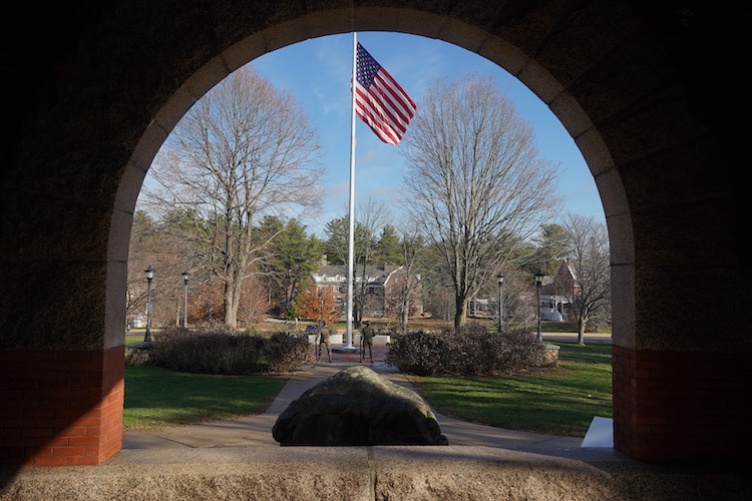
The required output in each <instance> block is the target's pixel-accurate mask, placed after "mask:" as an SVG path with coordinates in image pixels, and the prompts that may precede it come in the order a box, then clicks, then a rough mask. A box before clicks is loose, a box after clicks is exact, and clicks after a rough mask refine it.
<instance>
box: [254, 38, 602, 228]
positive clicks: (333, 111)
mask: <svg viewBox="0 0 752 501" xmlns="http://www.w3.org/2000/svg"><path fill="white" fill-rule="evenodd" d="M358 41H359V42H360V43H361V44H362V45H363V46H364V47H365V49H366V50H368V51H369V52H370V53H371V55H372V56H373V57H374V58H375V59H376V60H377V61H378V62H379V63H380V64H381V65H382V66H383V67H384V68H386V70H387V71H389V73H390V74H391V75H392V76H393V77H394V78H395V79H396V80H397V81H398V82H399V83H400V85H402V87H403V88H404V89H405V91H406V92H407V93H408V94H409V95H410V97H412V98H413V100H414V101H415V102H416V103H418V111H417V113H420V101H421V100H422V99H423V97H424V95H425V93H426V91H427V89H428V87H429V84H430V82H431V81H432V80H433V79H434V78H444V79H446V78H450V79H454V78H457V77H458V76H462V75H464V74H467V73H477V74H482V75H491V76H492V77H493V79H494V81H495V82H496V84H497V86H498V88H499V89H500V91H501V92H503V93H508V95H509V96H510V97H511V99H512V101H513V102H514V103H515V104H516V106H517V111H518V113H519V114H520V115H521V117H522V118H523V119H524V120H525V121H526V122H527V123H528V124H529V125H530V126H531V127H532V128H533V131H534V133H535V138H536V142H537V145H538V149H539V151H540V153H541V156H543V157H544V158H545V159H547V160H549V161H551V162H553V163H555V164H558V165H559V178H558V182H559V190H558V191H559V194H560V195H561V196H562V198H563V199H564V202H565V209H564V211H565V212H572V213H575V214H579V215H583V216H590V217H594V218H596V220H599V221H603V220H604V215H603V208H602V206H601V203H600V199H599V197H598V193H597V191H596V188H595V183H594V181H593V178H592V176H591V174H590V171H589V170H588V168H587V166H586V164H585V161H584V160H583V158H582V155H581V154H580V152H579V150H578V149H577V148H576V146H575V144H574V141H573V140H572V139H571V137H569V135H568V134H567V132H566V130H565V129H564V127H563V126H562V125H561V123H560V122H559V121H558V119H557V118H556V117H555V116H554V115H553V113H551V112H550V111H549V109H548V107H547V106H546V105H544V104H543V103H542V102H541V101H540V99H538V97H536V96H535V95H534V94H533V93H532V92H530V91H529V90H528V89H527V87H525V86H524V85H523V84H522V83H521V82H519V81H518V80H517V79H516V78H514V77H512V76H511V75H510V74H509V73H507V72H506V70H504V69H502V68H500V67H498V66H496V65H495V64H494V63H491V62H490V61H488V60H486V59H484V58H482V57H480V56H478V55H476V54H473V53H471V52H468V51H466V50H465V49H462V48H460V47H457V46H454V45H451V44H448V43H446V42H442V41H439V40H434V39H430V38H424V37H420V36H415V35H406V34H400V33H383V32H359V33H358ZM249 64H250V65H251V66H253V67H254V68H255V69H256V71H258V72H259V74H260V75H262V76H263V77H264V78H266V79H268V80H269V81H270V82H271V83H272V84H273V85H274V86H275V87H277V88H279V89H284V90H286V91H288V92H290V93H291V94H292V95H293V96H294V97H295V98H296V99H297V101H298V102H299V103H300V104H301V105H302V106H303V108H304V109H305V111H306V113H307V114H308V116H309V119H310V121H311V122H310V123H311V126H312V127H314V128H315V130H316V132H317V134H318V138H319V141H320V144H321V146H322V149H323V152H324V158H323V164H324V167H325V169H326V173H325V175H324V176H323V178H322V179H320V180H319V182H320V183H321V185H322V186H323V187H324V191H325V194H326V200H325V204H324V211H323V213H322V214H321V216H320V217H319V218H317V219H305V218H301V222H302V223H303V224H306V225H307V226H308V229H309V231H311V232H314V233H316V234H317V235H319V236H320V237H323V236H324V234H323V227H324V224H325V223H326V222H327V221H329V220H331V219H333V218H336V217H341V216H344V215H346V213H347V212H346V211H347V204H348V197H349V183H350V127H351V125H350V120H351V113H352V111H351V102H350V99H351V98H350V75H351V72H352V34H350V33H347V34H342V35H330V36H325V37H320V38H316V39H311V40H307V41H305V42H300V43H297V44H294V45H290V46H288V47H284V48H282V49H278V50H276V51H274V52H271V53H268V54H265V55H263V56H261V57H259V58H257V59H255V60H253V61H251V62H250V63H249ZM407 134H410V130H409V128H408V131H407ZM356 137H357V143H356V155H355V184H356V189H355V204H356V206H357V205H358V202H359V201H361V200H366V199H367V198H368V197H377V198H380V199H382V200H384V202H385V203H386V204H387V205H393V204H391V203H390V202H391V201H393V200H394V199H395V193H396V190H398V189H399V187H400V185H401V181H402V174H403V172H404V169H405V165H404V160H403V159H402V157H401V156H400V155H399V153H398V151H397V149H398V148H399V147H400V146H399V145H398V146H396V147H395V146H392V145H388V144H385V143H382V142H381V141H380V140H378V139H377V137H376V135H375V134H374V133H373V132H371V130H370V129H369V128H368V127H367V126H366V125H365V123H363V122H362V121H360V120H357V123H356ZM356 213H357V210H356Z"/></svg>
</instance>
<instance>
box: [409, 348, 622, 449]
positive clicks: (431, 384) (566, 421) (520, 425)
mask: <svg viewBox="0 0 752 501" xmlns="http://www.w3.org/2000/svg"><path fill="white" fill-rule="evenodd" d="M557 345H559V346H561V351H560V353H559V366H558V367H557V368H550V369H540V370H533V371H530V372H528V373H524V374H519V375H516V376H512V377H460V378H455V377H451V378H444V377H411V378H410V380H411V381H412V383H413V385H414V386H415V387H416V389H417V390H418V393H420V394H421V396H422V397H423V398H424V399H425V400H426V401H427V402H429V403H430V405H431V406H433V407H434V408H435V409H436V410H437V411H438V412H440V413H441V414H444V415H446V416H450V417H455V418H459V419H463V420H466V421H471V422H478V423H482V424H488V425H492V426H497V427H500V428H507V429H512V430H520V431H529V432H535V433H550V434H553V435H561V436H573V437H584V436H585V433H587V430H588V427H589V426H590V423H591V421H592V419H593V417H594V416H601V417H611V416H612V407H611V346H609V345H586V346H578V345H577V344H576V343H557Z"/></svg>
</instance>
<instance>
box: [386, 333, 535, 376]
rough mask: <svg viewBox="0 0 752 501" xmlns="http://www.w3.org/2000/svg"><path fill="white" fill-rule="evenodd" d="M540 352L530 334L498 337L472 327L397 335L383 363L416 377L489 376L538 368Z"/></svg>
mask: <svg viewBox="0 0 752 501" xmlns="http://www.w3.org/2000/svg"><path fill="white" fill-rule="evenodd" d="M543 352H544V347H543V344H542V343H540V342H539V341H538V340H537V339H536V337H535V335H534V334H533V333H531V332H529V331H513V332H505V333H504V334H498V333H496V332H488V331H487V330H486V329H485V328H484V327H482V326H477V325H472V324H471V325H468V326H463V327H462V328H460V329H458V330H457V331H454V330H453V329H451V328H445V329H443V330H442V331H441V332H439V333H429V332H425V331H414V332H410V333H408V334H405V335H403V336H400V337H399V338H397V339H396V340H395V341H394V342H393V343H392V344H390V345H389V348H388V350H387V354H386V359H385V362H386V363H387V364H388V365H392V366H394V367H397V368H398V369H399V370H400V372H404V373H407V374H415V375H418V376H441V375H446V376H448V375H455V376H456V375H488V374H499V373H509V372H513V371H517V370H521V369H525V368H527V367H534V366H539V365H540V364H541V362H542V360H543Z"/></svg>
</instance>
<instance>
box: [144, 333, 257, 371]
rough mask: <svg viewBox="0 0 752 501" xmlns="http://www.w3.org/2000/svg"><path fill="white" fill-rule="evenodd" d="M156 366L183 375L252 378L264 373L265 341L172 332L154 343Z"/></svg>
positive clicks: (246, 336) (231, 335)
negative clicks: (222, 375) (230, 375)
mask: <svg viewBox="0 0 752 501" xmlns="http://www.w3.org/2000/svg"><path fill="white" fill-rule="evenodd" d="M155 341H156V342H155V344H154V348H153V354H152V357H153V360H154V363H155V364H156V365H159V366H160V367H164V368H166V369H170V370H173V371H181V372H198V373H205V374H252V373H258V372H262V371H263V367H262V364H261V362H260V357H261V349H262V346H263V341H264V340H263V338H261V337H259V336H254V335H251V334H250V333H248V332H242V333H232V332H230V331H226V330H223V329H220V330H214V331H186V330H182V329H169V330H164V331H162V332H161V333H160V334H159V336H158V337H157V338H156V339H155Z"/></svg>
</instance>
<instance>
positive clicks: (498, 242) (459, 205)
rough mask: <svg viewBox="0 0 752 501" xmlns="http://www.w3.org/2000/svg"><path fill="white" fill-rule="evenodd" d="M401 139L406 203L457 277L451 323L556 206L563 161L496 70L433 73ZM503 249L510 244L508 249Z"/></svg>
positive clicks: (464, 314)
mask: <svg viewBox="0 0 752 501" xmlns="http://www.w3.org/2000/svg"><path fill="white" fill-rule="evenodd" d="M418 109H419V110H420V113H418V115H417V116H416V117H415V118H414V119H413V122H412V123H411V125H410V129H409V130H408V134H407V135H406V136H405V138H404V139H403V144H404V145H405V148H404V150H402V154H403V155H404V156H405V158H406V159H407V160H408V168H407V172H406V175H405V194H406V203H407V207H408V210H409V211H410V212H411V213H412V215H413V216H414V217H415V218H416V220H418V221H420V222H422V224H423V230H424V232H425V235H426V237H427V238H428V239H429V240H430V241H433V242H434V243H435V244H437V245H438V246H439V248H440V249H441V251H442V254H443V259H444V260H445V261H446V264H447V266H448V269H449V272H450V273H451V281H452V284H453V286H454V301H455V315H454V325H455V327H459V326H460V325H461V324H462V323H464V322H465V320H466V318H467V303H468V300H469V299H470V298H472V297H473V296H474V295H475V294H476V293H477V291H478V288H479V287H480V286H482V284H483V282H484V275H489V274H490V275H495V274H496V272H497V270H499V269H501V266H502V265H503V264H504V262H505V260H506V259H507V258H508V257H509V256H510V255H511V254H510V253H511V250H512V249H513V247H514V245H512V244H511V242H510V241H509V239H515V240H519V239H524V238H526V237H528V236H531V235H532V234H533V232H534V231H535V230H536V229H537V227H538V225H539V224H540V223H541V222H543V221H546V219H547V217H548V216H549V215H550V214H552V213H553V211H554V210H556V208H558V206H559V204H560V202H559V200H558V199H557V198H556V196H555V191H554V188H555V186H554V181H555V174H556V169H555V168H554V167H553V166H551V165H550V164H548V163H547V162H545V161H544V160H543V159H541V157H539V154H538V150H537V147H536V145H535V142H534V138H533V134H532V131H531V129H530V127H529V126H527V124H526V123H525V122H524V121H523V120H522V119H521V118H520V117H519V116H518V115H517V112H516V110H515V108H514V104H513V103H512V102H511V100H510V99H509V98H508V97H506V96H503V95H501V94H499V93H498V91H497V90H496V88H495V87H494V85H493V82H492V81H491V80H490V79H489V78H482V77H478V76H472V75H471V76H469V77H466V78H464V79H463V80H462V81H461V82H459V83H458V82H454V83H449V82H444V81H442V82H435V83H434V84H433V85H432V86H431V88H430V89H429V92H428V94H427V96H426V99H425V100H424V102H423V104H422V105H420V106H419V107H418ZM502 249H504V250H502Z"/></svg>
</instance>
